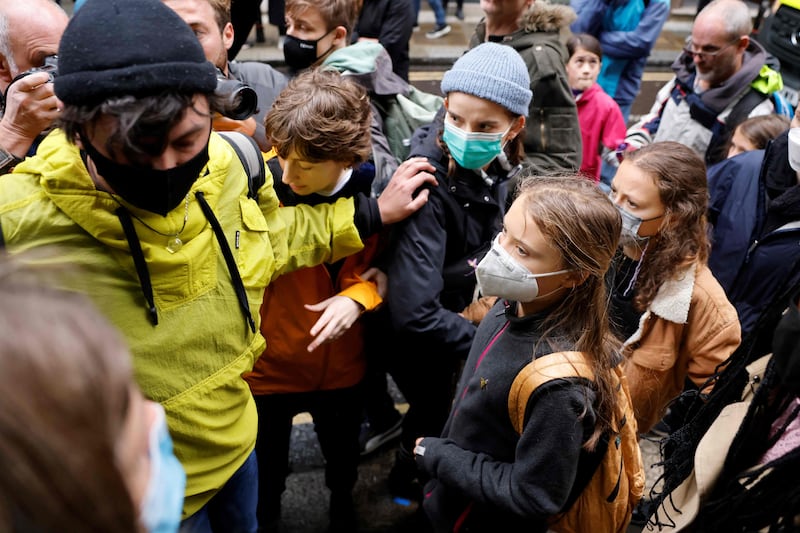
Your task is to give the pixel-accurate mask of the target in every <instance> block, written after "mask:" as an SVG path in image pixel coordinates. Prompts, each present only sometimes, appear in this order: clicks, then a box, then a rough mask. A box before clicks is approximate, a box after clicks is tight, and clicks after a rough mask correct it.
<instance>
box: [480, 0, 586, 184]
mask: <svg viewBox="0 0 800 533" xmlns="http://www.w3.org/2000/svg"><path fill="white" fill-rule="evenodd" d="M481 9H483V12H484V14H485V15H486V17H485V18H484V19H483V20H482V21H481V22H480V23H479V24H478V25H477V26H476V27H475V34H474V35H473V36H472V38H471V39H470V42H469V46H470V48H474V47H475V46H477V45H478V44H480V43H483V42H497V43H501V44H504V45H507V46H510V47H511V48H513V49H514V50H516V51H517V52H518V53H519V54H520V56H522V59H523V60H524V61H525V64H526V65H527V69H528V75H529V76H530V79H531V84H530V89H531V91H533V99H532V100H531V103H530V105H529V109H528V121H527V123H526V130H525V155H526V159H527V162H528V163H529V164H530V165H531V167H532V169H533V171H534V172H536V173H538V174H544V173H553V172H556V173H558V172H577V171H578V169H579V168H580V166H581V153H582V148H581V146H582V143H581V130H580V126H579V124H578V111H577V108H576V107H575V99H574V98H573V96H572V91H571V90H570V88H569V82H568V81H567V72H566V69H565V65H566V63H567V59H568V58H569V56H568V55H567V49H566V47H565V46H564V44H563V43H562V42H561V40H560V38H559V35H560V32H561V31H562V30H567V29H568V25H569V24H570V23H571V22H572V21H573V20H575V12H574V11H573V10H572V8H570V7H569V6H562V5H551V4H549V3H548V2H547V1H546V0H539V1H537V2H533V1H532V0H525V1H524V2H519V1H516V2H496V3H495V2H492V3H490V2H487V1H486V0H483V1H482V2H481Z"/></svg>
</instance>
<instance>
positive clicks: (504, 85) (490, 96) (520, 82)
mask: <svg viewBox="0 0 800 533" xmlns="http://www.w3.org/2000/svg"><path fill="white" fill-rule="evenodd" d="M530 86H531V78H530V76H529V75H528V67H527V66H526V65H525V61H523V60H522V57H520V55H519V54H518V53H517V51H516V50H514V49H513V48H512V47H510V46H506V45H503V44H497V43H483V44H479V45H478V46H476V47H475V48H473V49H472V50H470V51H468V52H467V53H466V54H464V55H463V56H461V57H460V58H458V60H457V61H456V62H455V64H453V68H451V69H450V70H448V71H447V72H445V73H444V77H443V78H442V92H443V93H444V94H447V93H450V92H453V91H458V92H462V93H467V94H471V95H473V96H477V97H478V98H484V99H486V100H490V101H492V102H495V103H497V104H500V105H501V106H503V107H504V108H506V109H508V110H509V111H511V112H512V113H515V114H517V115H523V116H525V117H527V116H528V106H529V105H530V103H531V98H532V97H533V93H532V92H531V90H530Z"/></svg>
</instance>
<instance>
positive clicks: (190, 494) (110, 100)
mask: <svg viewBox="0 0 800 533" xmlns="http://www.w3.org/2000/svg"><path fill="white" fill-rule="evenodd" d="M216 83H217V80H216V74H215V69H214V66H213V64H211V63H210V62H208V61H206V59H205V57H204V54H203V50H202V48H201V47H200V44H199V43H198V41H197V38H196V37H195V36H194V34H193V32H192V30H191V29H190V28H189V27H188V26H187V25H186V24H185V23H184V22H183V21H182V20H181V19H180V17H178V15H176V14H175V13H174V12H173V11H172V10H171V9H169V8H168V7H166V6H164V5H163V4H162V2H161V1H159V0H88V1H87V2H86V3H85V4H84V5H83V7H82V8H81V10H80V11H79V12H78V13H76V14H75V16H74V17H73V19H72V20H71V21H70V23H69V25H68V27H67V29H66V31H65V33H64V37H63V39H62V41H61V44H60V47H59V75H58V76H57V77H56V79H55V92H56V94H57V95H58V97H59V99H60V100H61V101H62V102H63V103H64V109H63V114H62V119H63V120H62V129H61V130H56V131H54V132H53V133H51V134H50V135H49V136H48V137H47V138H46V139H45V140H44V142H43V143H42V144H41V146H40V148H39V151H38V153H37V155H36V156H35V157H33V158H30V159H28V160H26V161H24V162H23V163H20V164H19V165H18V166H17V168H16V169H15V172H14V173H13V174H9V175H6V176H4V177H3V178H2V179H0V228H1V231H0V237H2V239H0V240H3V241H5V245H6V246H7V248H8V250H9V252H12V253H17V252H22V251H25V250H30V249H32V248H41V247H55V248H56V249H57V250H58V251H57V256H56V257H57V260H58V261H63V262H65V263H72V264H75V265H78V266H79V267H83V269H84V270H85V271H87V273H88V275H87V276H86V279H84V280H83V282H81V283H80V284H79V285H78V286H77V287H76V288H78V289H79V290H83V291H85V292H87V293H88V294H89V295H90V296H91V297H92V299H93V300H94V301H95V302H96V303H97V305H98V306H99V307H100V309H101V310H102V311H103V312H104V313H105V314H106V315H107V316H108V317H109V318H110V319H111V321H112V322H113V323H114V324H115V325H116V326H117V327H119V328H120V329H121V330H122V332H123V333H124V334H125V336H126V337H127V340H128V342H129V343H130V346H131V351H132V353H133V356H134V367H135V373H136V379H137V381H138V383H139V385H140V386H141V388H142V390H143V391H144V393H145V395H146V396H148V397H149V398H150V399H153V400H156V401H158V402H160V403H161V404H162V405H163V406H164V409H165V411H166V413H167V421H168V425H169V429H170V433H171V435H172V438H173V440H174V444H175V453H176V455H177V456H178V458H179V459H180V460H181V463H182V464H183V467H184V469H185V470H186V474H187V485H186V495H185V501H184V508H183V518H184V525H185V526H187V527H189V526H191V527H198V526H199V527H201V529H202V530H204V531H255V530H256V528H257V525H256V521H255V501H256V491H255V490H253V487H254V486H255V479H256V472H255V470H256V469H255V459H254V457H253V454H252V451H253V447H254V443H255V437H256V427H257V424H256V410H255V406H254V403H253V398H252V396H251V394H250V391H249V390H248V386H247V383H245V381H244V380H243V379H242V378H241V376H242V374H244V373H246V372H248V371H249V370H251V369H252V367H253V363H254V360H255V358H256V357H258V355H259V354H261V353H262V352H263V351H264V347H265V342H264V338H263V337H262V336H261V334H260V333H259V320H260V318H259V312H258V310H259V306H260V305H261V301H262V297H263V293H264V288H265V286H266V285H267V284H268V283H269V282H270V281H272V280H273V279H275V278H276V277H277V276H279V275H280V274H282V273H284V272H288V271H291V270H294V269H297V268H302V267H306V266H310V265H316V264H319V263H321V262H323V261H335V260H337V259H339V258H341V257H343V256H346V255H349V254H351V253H354V252H357V251H359V250H360V249H361V248H362V246H363V245H362V240H363V238H365V237H366V236H368V235H369V234H371V233H373V232H375V231H377V230H378V229H379V228H380V227H381V226H382V224H386V223H391V222H395V221H397V220H399V219H401V218H403V217H405V216H407V215H408V214H410V213H412V212H413V211H414V210H416V209H418V208H419V207H420V206H421V205H422V204H424V203H425V202H426V201H427V191H422V192H420V193H419V194H417V195H415V196H414V193H415V191H416V190H417V189H418V188H419V187H420V186H421V185H422V184H423V183H424V182H426V181H432V179H433V178H432V176H430V175H429V174H427V172H426V171H427V170H428V169H429V168H431V167H429V165H428V164H427V163H426V162H424V161H412V162H409V163H407V164H405V165H403V166H402V167H401V169H399V170H398V173H397V174H396V176H395V179H393V180H392V184H391V185H390V187H389V188H388V189H387V191H386V192H384V194H382V195H381V197H380V199H379V200H375V199H370V198H366V197H364V196H362V197H359V198H356V199H355V201H354V200H340V201H338V202H337V203H335V204H332V205H327V204H325V205H321V206H318V207H314V208H311V207H304V206H298V207H284V208H279V202H278V200H277V198H276V196H275V193H274V191H273V188H272V183H271V181H272V179H271V176H269V174H268V175H267V183H265V185H264V186H263V187H262V188H261V189H260V191H259V195H258V199H257V200H255V199H253V198H251V196H252V195H249V194H248V192H249V188H248V179H247V174H246V171H245V169H244V167H243V166H242V164H241V162H240V160H239V159H238V158H237V156H236V154H235V152H234V151H233V149H232V148H231V146H230V145H229V144H228V143H227V142H226V141H225V140H223V139H222V138H220V137H219V136H218V135H217V134H216V133H212V131H211V116H212V113H213V112H214V111H215V109H217V108H216V106H215V101H214V96H213V93H214V89H215V87H216ZM33 257H40V258H41V257H42V256H41V255H40V254H36V255H34V256H33ZM47 257H50V258H52V257H53V255H52V254H50V255H48V256H47ZM28 260H31V261H33V260H36V259H33V258H32V257H31V256H28ZM40 260H44V259H40ZM48 260H50V259H48ZM76 283H78V282H77V281H76ZM53 349H54V350H55V349H60V347H56V346H54V347H53ZM53 378H54V379H58V376H54V377H53ZM187 522H192V523H191V524H187Z"/></svg>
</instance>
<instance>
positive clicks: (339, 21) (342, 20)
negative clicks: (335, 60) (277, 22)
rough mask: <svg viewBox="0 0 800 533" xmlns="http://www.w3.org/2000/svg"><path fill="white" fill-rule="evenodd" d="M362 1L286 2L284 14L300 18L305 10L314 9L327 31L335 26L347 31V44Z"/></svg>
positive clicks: (309, 0) (307, 0)
mask: <svg viewBox="0 0 800 533" xmlns="http://www.w3.org/2000/svg"><path fill="white" fill-rule="evenodd" d="M362 4H363V0H286V14H287V15H291V16H293V17H298V16H300V14H301V13H303V12H304V11H305V10H306V9H309V8H314V9H316V10H317V11H318V12H319V14H320V16H321V17H322V20H324V21H325V23H326V27H325V29H326V30H327V31H331V30H332V29H334V28H336V27H337V26H342V27H344V29H346V30H347V38H348V42H349V39H350V36H351V35H352V34H353V28H354V27H355V25H356V20H358V14H359V12H360V11H361V5H362Z"/></svg>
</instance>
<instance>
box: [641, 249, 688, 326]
mask: <svg viewBox="0 0 800 533" xmlns="http://www.w3.org/2000/svg"><path fill="white" fill-rule="evenodd" d="M696 275H697V263H692V264H691V265H689V266H688V267H686V268H684V269H682V270H680V271H678V272H677V273H676V275H675V276H674V277H673V278H672V279H668V280H667V281H665V282H664V283H662V284H661V287H659V289H658V292H657V293H656V297H655V298H653V301H652V303H651V304H650V308H649V311H650V312H652V313H653V314H655V315H658V316H660V317H661V318H663V319H664V320H669V321H670V322H675V323H676V324H686V321H687V320H688V318H689V307H690V306H691V303H692V292H693V291H694V280H695V276H696Z"/></svg>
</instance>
